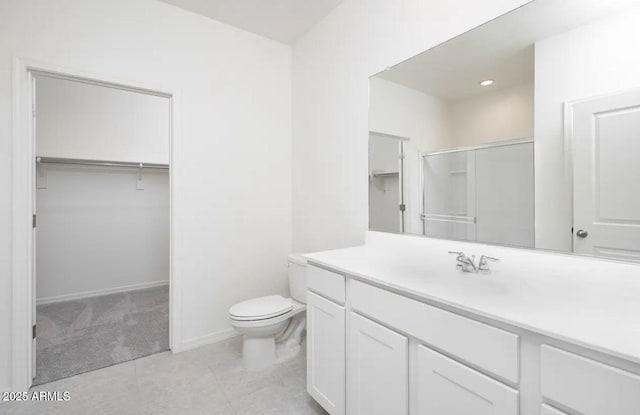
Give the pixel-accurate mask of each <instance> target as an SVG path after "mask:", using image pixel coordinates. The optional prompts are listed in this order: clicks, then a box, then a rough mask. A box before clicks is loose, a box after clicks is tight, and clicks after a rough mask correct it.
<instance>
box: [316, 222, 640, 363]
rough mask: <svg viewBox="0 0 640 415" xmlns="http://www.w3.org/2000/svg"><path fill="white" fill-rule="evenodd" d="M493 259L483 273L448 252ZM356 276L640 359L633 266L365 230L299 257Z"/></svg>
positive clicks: (637, 269) (639, 272)
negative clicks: (356, 238) (347, 244)
mask: <svg viewBox="0 0 640 415" xmlns="http://www.w3.org/2000/svg"><path fill="white" fill-rule="evenodd" d="M447 251H464V252H465V253H466V254H468V255H469V256H470V255H472V254H475V255H476V256H479V255H481V254H486V255H490V256H495V257H498V258H500V261H499V262H496V263H491V264H490V266H491V268H492V272H491V273H490V274H473V273H466V272H462V271H460V270H457V269H456V261H455V256H454V255H449V254H448V253H447ZM304 256H305V257H306V258H307V259H308V260H309V261H310V262H311V263H316V264H318V265H322V266H325V267H328V268H331V269H334V270H337V271H339V272H341V273H345V274H348V275H350V276H353V277H356V278H358V279H361V280H364V281H369V282H372V283H375V284H377V285H381V286H384V287H389V288H392V289H394V290H396V291H400V292H404V293H407V294H409V295H411V296H413V297H417V298H422V299H425V300H427V301H432V302H437V303H441V304H446V305H448V306H451V307H454V308H456V309H459V310H464V311H467V312H470V313H473V314H475V315H479V316H483V317H487V318H490V319H492V320H496V321H500V322H503V323H507V324H510V325H514V326H517V327H520V328H523V329H526V330H530V331H533V332H536V333H539V334H543V335H546V336H549V337H553V338H556V339H560V340H563V341H567V342H570V343H574V344H577V345H581V346H584V347H587V348H590V349H593V350H597V351H600V352H604V353H607V354H611V355H614V356H617V357H620V358H623V359H626V360H630V361H633V362H635V363H639V364H640V265H636V264H627V263H619V262H614V261H607V260H601V259H593V258H586V257H578V256H572V255H564V254H555V253H547V252H540V251H530V250H522V249H515V248H506V247H497V246H490V245H481V244H472V243H467V242H458V241H448V240H440V239H432V238H423V237H415V236H408V235H394V234H383V233H379V232H368V234H367V242H366V243H365V245H363V246H358V247H354V248H345V249H337V250H332V251H323V252H316V253H312V254H306V255H304Z"/></svg>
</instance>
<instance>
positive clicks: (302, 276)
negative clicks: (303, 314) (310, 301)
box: [289, 254, 307, 304]
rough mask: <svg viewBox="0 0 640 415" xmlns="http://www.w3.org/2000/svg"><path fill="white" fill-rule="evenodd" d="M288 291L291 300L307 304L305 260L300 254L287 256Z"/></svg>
mask: <svg viewBox="0 0 640 415" xmlns="http://www.w3.org/2000/svg"><path fill="white" fill-rule="evenodd" d="M289 291H291V298H293V299H294V300H296V301H297V302H299V303H303V304H306V303H307V260H306V259H304V258H303V257H302V255H300V254H290V255H289Z"/></svg>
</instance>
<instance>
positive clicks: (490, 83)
mask: <svg viewBox="0 0 640 415" xmlns="http://www.w3.org/2000/svg"><path fill="white" fill-rule="evenodd" d="M492 84H493V79H485V80H484V81H482V82H480V85H481V86H489V85H492Z"/></svg>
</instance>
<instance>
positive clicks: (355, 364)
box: [348, 313, 409, 415]
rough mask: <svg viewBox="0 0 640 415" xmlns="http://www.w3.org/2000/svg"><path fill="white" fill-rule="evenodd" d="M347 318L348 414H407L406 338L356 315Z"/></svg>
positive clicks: (407, 370)
mask: <svg viewBox="0 0 640 415" xmlns="http://www.w3.org/2000/svg"><path fill="white" fill-rule="evenodd" d="M350 317H351V326H350V329H349V331H350V334H349V336H350V338H349V340H350V342H349V376H348V379H349V386H350V387H349V399H348V403H349V414H350V415H378V414H380V415H388V414H397V415H402V414H406V413H407V411H408V409H407V408H408V401H409V390H408V378H409V367H408V364H409V363H408V360H407V359H408V340H407V338H406V337H404V336H402V335H400V334H398V333H396V332H395V331H392V330H389V329H387V328H385V327H383V326H381V325H380V324H377V323H374V322H373V321H371V320H369V319H367V318H364V317H361V316H360V315H358V314H355V313H351V315H350Z"/></svg>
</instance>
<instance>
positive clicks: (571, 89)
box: [535, 8, 640, 251]
mask: <svg viewBox="0 0 640 415" xmlns="http://www.w3.org/2000/svg"><path fill="white" fill-rule="evenodd" d="M639 19H640V8H636V9H635V10H629V11H626V12H625V13H624V14H622V15H619V16H617V17H612V18H608V19H606V20H603V21H600V22H596V23H593V24H590V25H587V26H583V27H580V28H577V29H575V30H572V31H570V32H567V33H564V34H560V35H557V36H553V37H550V38H547V39H544V40H542V41H539V42H537V43H536V47H535V60H536V79H535V96H536V103H535V112H536V121H535V136H536V146H535V187H536V199H535V203H536V209H535V224H536V247H538V248H544V249H554V250H561V251H571V241H572V236H571V226H572V214H571V209H572V208H571V206H572V189H571V180H570V178H571V175H572V172H571V170H566V169H565V160H566V158H567V157H569V154H568V153H567V152H566V150H565V147H564V124H563V119H564V117H563V104H564V102H566V101H571V100H576V99H582V98H588V97H592V96H597V95H599V94H606V93H610V92H614V91H621V90H625V89H629V88H638V87H640V54H638V53H637V49H638V43H639V42H640V26H638V20H639Z"/></svg>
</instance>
